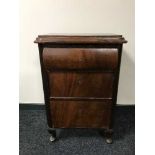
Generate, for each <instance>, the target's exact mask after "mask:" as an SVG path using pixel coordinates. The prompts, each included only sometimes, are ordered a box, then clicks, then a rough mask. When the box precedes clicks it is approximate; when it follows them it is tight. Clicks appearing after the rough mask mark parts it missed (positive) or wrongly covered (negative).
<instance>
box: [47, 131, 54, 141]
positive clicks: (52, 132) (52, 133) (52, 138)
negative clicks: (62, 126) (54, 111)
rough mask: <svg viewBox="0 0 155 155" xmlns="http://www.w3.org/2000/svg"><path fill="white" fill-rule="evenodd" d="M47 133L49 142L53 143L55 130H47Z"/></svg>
mask: <svg viewBox="0 0 155 155" xmlns="http://www.w3.org/2000/svg"><path fill="white" fill-rule="evenodd" d="M48 132H49V133H50V134H51V136H50V139H49V140H50V142H54V141H55V140H56V131H55V130H53V129H52V130H51V129H48Z"/></svg>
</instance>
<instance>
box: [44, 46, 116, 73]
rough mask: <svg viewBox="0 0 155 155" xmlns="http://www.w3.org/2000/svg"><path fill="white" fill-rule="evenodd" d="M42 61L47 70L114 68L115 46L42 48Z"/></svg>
mask: <svg viewBox="0 0 155 155" xmlns="http://www.w3.org/2000/svg"><path fill="white" fill-rule="evenodd" d="M43 61H44V65H45V67H46V69H47V70H49V71H52V70H56V69H76V70H77V69H102V70H105V71H106V70H111V71H113V70H115V69H116V68H117V65H118V50H117V49H116V48H44V50H43Z"/></svg>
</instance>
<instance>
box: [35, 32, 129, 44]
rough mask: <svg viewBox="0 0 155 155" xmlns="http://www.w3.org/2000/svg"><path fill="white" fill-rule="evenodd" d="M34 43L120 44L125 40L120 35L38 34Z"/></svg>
mask: <svg viewBox="0 0 155 155" xmlns="http://www.w3.org/2000/svg"><path fill="white" fill-rule="evenodd" d="M34 42H35V43H51V44H55V43H57V44H62V43H63V44H68V43H70V44H105V43H108V44H122V43H126V42H127V41H126V40H125V39H124V38H123V37H122V35H111V34H110V35H108V34H106V35H103V36H102V35H98V36H96V35H87V36H62V35H39V36H38V37H37V38H36V40H35V41H34Z"/></svg>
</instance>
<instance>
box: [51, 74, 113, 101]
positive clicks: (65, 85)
mask: <svg viewBox="0 0 155 155" xmlns="http://www.w3.org/2000/svg"><path fill="white" fill-rule="evenodd" d="M113 83H114V75H113V73H103V72H49V89H50V97H95V98H112V90H113Z"/></svg>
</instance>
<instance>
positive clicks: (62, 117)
mask: <svg viewBox="0 0 155 155" xmlns="http://www.w3.org/2000/svg"><path fill="white" fill-rule="evenodd" d="M126 42H127V41H126V40H125V39H124V38H123V36H122V35H111V34H110V35H103V34H101V35H87V36H78V35H72V36H66V35H40V36H38V37H37V38H36V40H35V43H38V45H39V56H40V63H41V71H42V78H43V89H44V97H45V104H46V112H47V120H48V126H49V127H50V128H52V129H54V128H102V129H103V128H104V129H106V133H108V136H107V138H108V139H107V140H108V143H109V140H111V138H110V137H111V131H112V128H113V119H114V117H113V116H114V108H115V105H116V102H117V91H118V82H119V71H120V64H121V55H122V45H123V43H126Z"/></svg>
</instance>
